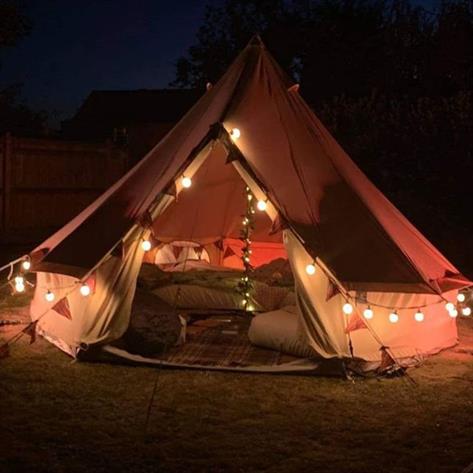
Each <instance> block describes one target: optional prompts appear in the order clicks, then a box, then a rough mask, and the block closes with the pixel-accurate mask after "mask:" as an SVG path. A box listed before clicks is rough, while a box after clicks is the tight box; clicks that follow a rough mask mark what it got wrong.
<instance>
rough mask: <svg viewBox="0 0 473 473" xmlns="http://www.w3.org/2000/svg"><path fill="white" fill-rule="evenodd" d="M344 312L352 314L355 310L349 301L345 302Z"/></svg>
mask: <svg viewBox="0 0 473 473" xmlns="http://www.w3.org/2000/svg"><path fill="white" fill-rule="evenodd" d="M342 310H343V313H344V314H346V315H350V314H351V313H352V312H353V306H352V305H351V304H350V303H349V302H345V304H343V307H342Z"/></svg>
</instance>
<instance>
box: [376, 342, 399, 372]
mask: <svg viewBox="0 0 473 473" xmlns="http://www.w3.org/2000/svg"><path fill="white" fill-rule="evenodd" d="M380 350H381V363H380V365H379V367H378V372H380V373H382V372H384V371H387V370H389V369H390V368H391V367H392V366H395V365H396V362H395V361H394V360H393V357H392V356H391V355H390V354H389V353H388V350H387V347H381V348H380Z"/></svg>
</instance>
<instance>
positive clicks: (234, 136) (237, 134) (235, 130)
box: [230, 128, 241, 141]
mask: <svg viewBox="0 0 473 473" xmlns="http://www.w3.org/2000/svg"><path fill="white" fill-rule="evenodd" d="M240 136H241V132H240V130H239V129H238V128H232V130H231V131H230V137H231V139H232V140H233V141H237V140H238V138H240Z"/></svg>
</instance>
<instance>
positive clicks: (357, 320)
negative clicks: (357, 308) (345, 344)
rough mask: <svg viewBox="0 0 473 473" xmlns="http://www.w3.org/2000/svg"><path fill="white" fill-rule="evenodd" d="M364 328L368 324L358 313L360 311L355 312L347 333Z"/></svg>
mask: <svg viewBox="0 0 473 473" xmlns="http://www.w3.org/2000/svg"><path fill="white" fill-rule="evenodd" d="M362 328H368V327H367V326H366V324H365V321H364V320H363V319H362V318H361V317H360V316H359V315H358V313H357V312H354V313H353V315H352V316H351V317H350V320H349V321H348V325H347V328H346V329H345V333H349V332H354V331H355V330H360V329H362Z"/></svg>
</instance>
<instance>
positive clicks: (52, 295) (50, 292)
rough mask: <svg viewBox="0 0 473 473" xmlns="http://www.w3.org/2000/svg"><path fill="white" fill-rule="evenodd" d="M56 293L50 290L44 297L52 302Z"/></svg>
mask: <svg viewBox="0 0 473 473" xmlns="http://www.w3.org/2000/svg"><path fill="white" fill-rule="evenodd" d="M55 297H56V296H55V295H54V292H52V291H48V292H47V293H46V294H45V295H44V298H45V299H46V300H47V301H48V302H52V301H53V300H54V299H55Z"/></svg>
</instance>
